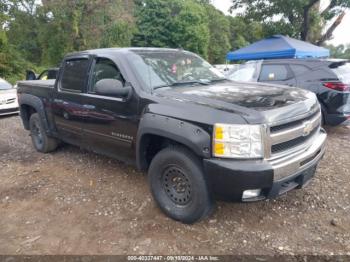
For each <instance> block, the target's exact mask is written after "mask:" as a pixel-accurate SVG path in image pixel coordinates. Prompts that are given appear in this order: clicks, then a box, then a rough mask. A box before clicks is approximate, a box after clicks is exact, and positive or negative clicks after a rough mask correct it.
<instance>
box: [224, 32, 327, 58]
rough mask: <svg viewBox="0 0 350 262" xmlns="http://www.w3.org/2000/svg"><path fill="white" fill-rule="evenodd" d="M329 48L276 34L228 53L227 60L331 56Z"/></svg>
mask: <svg viewBox="0 0 350 262" xmlns="http://www.w3.org/2000/svg"><path fill="white" fill-rule="evenodd" d="M329 55H330V53H329V50H328V49H326V48H323V47H319V46H315V45H312V44H310V43H307V42H304V41H300V40H297V39H294V38H290V37H287V36H283V35H274V36H272V37H270V38H266V39H263V40H260V41H258V42H255V43H253V44H251V45H249V46H247V47H243V48H241V49H238V50H236V51H234V52H230V53H228V54H227V57H226V58H227V60H230V61H234V60H236V61H237V60H259V59H276V58H320V57H329Z"/></svg>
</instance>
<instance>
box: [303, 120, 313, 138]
mask: <svg viewBox="0 0 350 262" xmlns="http://www.w3.org/2000/svg"><path fill="white" fill-rule="evenodd" d="M312 128H313V124H312V122H310V121H307V122H304V130H303V136H308V135H310V133H311V131H312Z"/></svg>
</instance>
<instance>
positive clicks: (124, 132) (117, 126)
mask: <svg viewBox="0 0 350 262" xmlns="http://www.w3.org/2000/svg"><path fill="white" fill-rule="evenodd" d="M102 79H117V80H119V81H121V82H122V83H123V84H124V85H125V78H124V77H123V75H122V74H121V72H120V70H119V68H118V66H117V65H116V64H115V63H114V62H113V61H112V60H111V59H108V58H104V57H97V58H95V60H94V62H93V66H92V75H91V77H90V84H89V88H88V91H87V93H86V94H83V96H82V104H83V107H84V108H85V109H86V110H88V111H87V113H86V115H85V116H86V118H85V121H84V124H83V133H84V141H83V142H84V143H85V144H86V145H87V146H88V147H89V148H90V149H91V150H93V151H95V152H98V153H104V154H107V155H110V156H112V157H116V158H119V159H121V160H123V161H127V162H130V161H135V153H134V152H135V150H134V149H135V143H136V134H137V126H138V117H137V109H138V100H137V98H136V96H134V95H132V96H131V97H130V98H129V99H124V98H117V97H111V96H102V95H98V94H96V93H95V84H96V83H97V82H98V81H99V80H102Z"/></svg>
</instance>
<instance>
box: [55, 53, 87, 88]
mask: <svg viewBox="0 0 350 262" xmlns="http://www.w3.org/2000/svg"><path fill="white" fill-rule="evenodd" d="M88 68H89V60H88V59H75V60H68V61H66V62H65V65H64V71H63V76H62V82H61V84H62V88H63V89H68V90H74V91H80V92H81V91H82V90H83V89H84V86H85V83H86V80H87V72H88Z"/></svg>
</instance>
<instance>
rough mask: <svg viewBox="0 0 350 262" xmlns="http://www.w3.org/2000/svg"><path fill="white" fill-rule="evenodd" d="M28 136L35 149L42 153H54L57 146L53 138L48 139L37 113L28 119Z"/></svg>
mask: <svg viewBox="0 0 350 262" xmlns="http://www.w3.org/2000/svg"><path fill="white" fill-rule="evenodd" d="M29 128H30V136H31V137H32V142H33V145H34V147H35V149H36V150H37V151H39V152H42V153H49V152H52V151H54V150H55V149H56V148H57V146H58V141H57V140H56V139H55V138H52V137H48V136H47V134H46V132H45V128H44V126H43V124H42V121H41V119H40V116H39V114H38V113H34V114H32V115H31V116H30V119H29Z"/></svg>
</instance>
